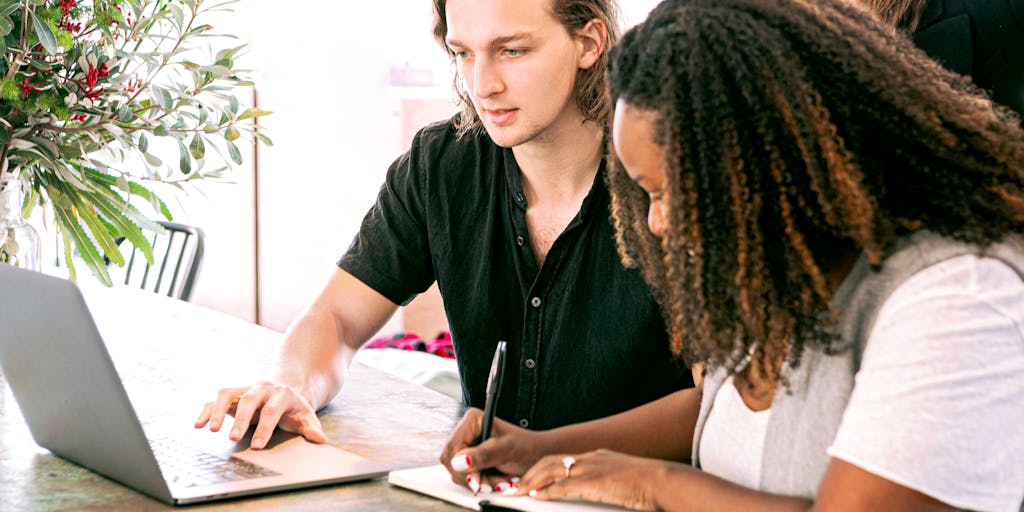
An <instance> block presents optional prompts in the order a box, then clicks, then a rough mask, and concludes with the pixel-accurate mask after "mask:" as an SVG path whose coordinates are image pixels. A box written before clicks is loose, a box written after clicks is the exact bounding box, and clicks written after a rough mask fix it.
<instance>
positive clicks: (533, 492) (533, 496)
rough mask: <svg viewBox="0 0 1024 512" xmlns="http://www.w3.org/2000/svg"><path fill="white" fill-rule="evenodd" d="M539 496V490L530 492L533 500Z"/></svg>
mask: <svg viewBox="0 0 1024 512" xmlns="http://www.w3.org/2000/svg"><path fill="white" fill-rule="evenodd" d="M537 494H538V493H537V489H534V490H532V491H530V497H531V498H536V497H537Z"/></svg>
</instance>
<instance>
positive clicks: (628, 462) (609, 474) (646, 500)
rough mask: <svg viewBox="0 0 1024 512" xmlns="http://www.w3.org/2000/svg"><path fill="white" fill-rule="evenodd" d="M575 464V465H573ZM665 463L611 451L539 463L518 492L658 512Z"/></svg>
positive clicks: (561, 456)
mask: <svg viewBox="0 0 1024 512" xmlns="http://www.w3.org/2000/svg"><path fill="white" fill-rule="evenodd" d="M573 461H575V462H573ZM665 469H666V462H665V461H662V460H657V459H645V458H641V457H633V456H630V455H624V454H621V453H617V452H613V451H609V450H597V451H594V452H589V453H584V454H581V455H552V456H548V457H544V458H542V459H540V460H539V461H538V462H537V463H536V464H534V466H533V467H532V468H530V469H529V470H528V471H527V472H526V474H524V475H523V478H522V480H521V481H520V482H519V492H518V493H517V494H519V495H523V494H527V493H529V495H530V496H532V497H534V498H536V499H541V500H555V499H558V498H562V497H565V496H572V497H575V498H579V499H581V500H585V501H592V502H597V503H607V504H612V505H619V506H622V507H626V508H630V509H633V510H655V509H656V507H655V505H656V501H655V496H654V493H655V490H656V489H657V485H658V481H659V480H660V479H661V478H663V477H664V475H665V471H664V470H665Z"/></svg>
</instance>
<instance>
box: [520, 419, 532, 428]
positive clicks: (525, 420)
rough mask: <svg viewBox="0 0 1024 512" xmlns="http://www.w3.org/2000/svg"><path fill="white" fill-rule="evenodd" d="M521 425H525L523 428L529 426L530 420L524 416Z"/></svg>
mask: <svg viewBox="0 0 1024 512" xmlns="http://www.w3.org/2000/svg"><path fill="white" fill-rule="evenodd" d="M519 426H520V427H523V428H526V427H529V426H530V422H529V421H528V420H527V419H526V418H523V419H521V420H519Z"/></svg>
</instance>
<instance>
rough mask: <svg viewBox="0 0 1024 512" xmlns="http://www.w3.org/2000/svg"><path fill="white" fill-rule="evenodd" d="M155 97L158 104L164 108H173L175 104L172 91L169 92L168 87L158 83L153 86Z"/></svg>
mask: <svg viewBox="0 0 1024 512" xmlns="http://www.w3.org/2000/svg"><path fill="white" fill-rule="evenodd" d="M153 99H154V100H156V104H157V105H160V108H162V109H164V110H171V107H172V106H173V105H174V100H173V99H172V98H171V93H170V92H167V89H164V88H163V87H160V86H158V85H154V86H153Z"/></svg>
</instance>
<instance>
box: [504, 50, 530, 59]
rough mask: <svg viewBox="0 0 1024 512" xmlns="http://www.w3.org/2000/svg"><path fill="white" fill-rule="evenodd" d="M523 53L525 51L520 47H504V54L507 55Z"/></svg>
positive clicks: (514, 55)
mask: <svg viewBox="0 0 1024 512" xmlns="http://www.w3.org/2000/svg"><path fill="white" fill-rule="evenodd" d="M524 53H526V50H523V49H522V48H507V49H505V55H508V56H509V57H518V56H520V55H522V54H524Z"/></svg>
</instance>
